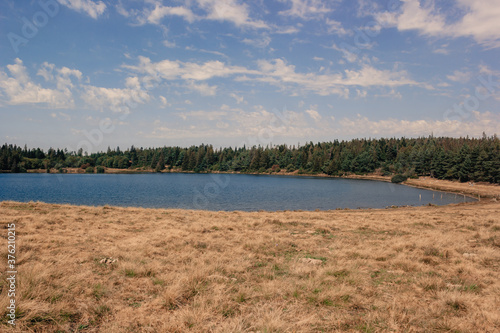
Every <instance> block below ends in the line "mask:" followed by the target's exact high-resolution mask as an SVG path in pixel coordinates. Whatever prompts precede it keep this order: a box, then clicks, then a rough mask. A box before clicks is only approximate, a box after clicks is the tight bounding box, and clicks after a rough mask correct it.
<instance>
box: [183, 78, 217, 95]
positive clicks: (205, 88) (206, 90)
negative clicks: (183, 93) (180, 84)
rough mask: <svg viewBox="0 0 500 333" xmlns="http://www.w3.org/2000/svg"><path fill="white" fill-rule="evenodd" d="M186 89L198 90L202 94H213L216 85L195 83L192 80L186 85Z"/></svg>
mask: <svg viewBox="0 0 500 333" xmlns="http://www.w3.org/2000/svg"><path fill="white" fill-rule="evenodd" d="M186 87H187V88H188V89H190V90H193V91H196V92H199V93H200V94H201V95H203V96H215V94H216V92H217V86H210V85H208V84H207V83H201V84H196V83H194V82H193V81H191V82H189V83H188V85H187V86H186Z"/></svg>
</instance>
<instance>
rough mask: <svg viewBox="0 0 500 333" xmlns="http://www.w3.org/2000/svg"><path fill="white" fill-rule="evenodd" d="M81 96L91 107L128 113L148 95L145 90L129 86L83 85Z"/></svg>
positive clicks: (148, 98)
mask: <svg viewBox="0 0 500 333" xmlns="http://www.w3.org/2000/svg"><path fill="white" fill-rule="evenodd" d="M81 98H82V99H83V100H84V101H85V102H86V103H87V104H88V105H89V106H91V107H93V108H96V109H98V110H100V111H104V110H107V109H109V110H111V111H113V112H117V113H124V114H128V113H130V109H132V108H134V107H136V106H137V105H138V104H143V103H146V102H148V101H149V100H150V96H149V94H148V93H147V92H146V91H143V90H138V89H135V88H134V89H131V88H124V89H120V88H104V87H95V86H85V87H84V92H83V93H82V95H81Z"/></svg>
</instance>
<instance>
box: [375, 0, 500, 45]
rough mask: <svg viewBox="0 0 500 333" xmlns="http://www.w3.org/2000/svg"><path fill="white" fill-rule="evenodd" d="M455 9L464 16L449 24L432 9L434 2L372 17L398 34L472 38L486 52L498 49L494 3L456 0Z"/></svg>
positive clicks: (499, 26)
mask: <svg viewBox="0 0 500 333" xmlns="http://www.w3.org/2000/svg"><path fill="white" fill-rule="evenodd" d="M456 5H457V8H456V9H458V10H461V11H464V12H465V14H464V15H463V16H462V17H461V18H459V19H458V20H453V22H450V21H451V20H450V19H449V17H447V16H446V15H445V14H443V12H442V11H439V10H438V9H436V7H435V5H434V1H425V2H424V1H421V0H404V1H403V5H402V6H401V10H400V11H399V12H377V13H375V14H374V16H375V18H376V19H377V20H378V22H379V23H380V24H381V25H382V26H386V27H397V28H398V30H400V31H407V30H415V31H417V32H418V33H420V34H421V35H424V36H433V37H451V38H458V37H472V38H473V39H474V40H476V42H477V43H479V44H481V45H483V46H484V47H486V48H496V47H500V20H498V17H500V6H499V5H498V0H484V1H476V0H456ZM448 12H451V11H450V10H448Z"/></svg>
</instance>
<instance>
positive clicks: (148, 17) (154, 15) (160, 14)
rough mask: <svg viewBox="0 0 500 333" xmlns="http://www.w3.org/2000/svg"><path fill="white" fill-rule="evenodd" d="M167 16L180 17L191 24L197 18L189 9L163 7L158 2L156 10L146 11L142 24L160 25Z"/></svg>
mask: <svg viewBox="0 0 500 333" xmlns="http://www.w3.org/2000/svg"><path fill="white" fill-rule="evenodd" d="M167 16H180V17H182V18H184V19H185V20H186V21H188V22H189V23H192V22H194V20H195V19H196V16H195V15H194V14H193V12H192V11H191V10H190V9H188V8H185V7H168V6H162V5H161V3H160V2H156V3H155V8H154V9H152V10H147V9H146V10H145V12H144V17H143V18H142V23H146V22H147V23H151V24H160V23H161V20H162V19H163V18H164V17H167Z"/></svg>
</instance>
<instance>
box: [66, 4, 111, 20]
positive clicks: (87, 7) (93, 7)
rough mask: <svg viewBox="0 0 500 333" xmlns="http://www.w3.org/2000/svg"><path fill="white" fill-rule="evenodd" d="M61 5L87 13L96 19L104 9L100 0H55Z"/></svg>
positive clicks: (104, 6)
mask: <svg viewBox="0 0 500 333" xmlns="http://www.w3.org/2000/svg"><path fill="white" fill-rule="evenodd" d="M57 1H58V2H59V3H60V4H61V5H63V6H66V7H68V8H71V9H73V10H75V11H77V12H84V13H87V15H89V16H90V17H92V18H93V19H97V18H98V17H99V16H100V15H102V14H103V13H104V11H105V10H106V5H105V4H104V2H102V1H96V2H94V1H92V0H57Z"/></svg>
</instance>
